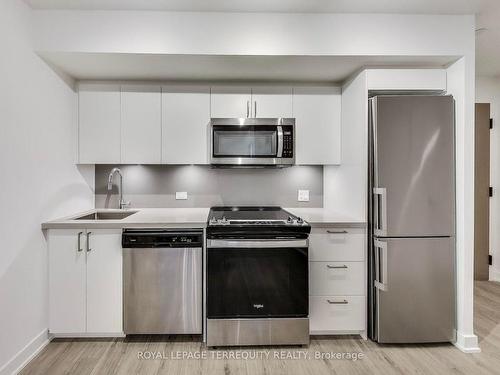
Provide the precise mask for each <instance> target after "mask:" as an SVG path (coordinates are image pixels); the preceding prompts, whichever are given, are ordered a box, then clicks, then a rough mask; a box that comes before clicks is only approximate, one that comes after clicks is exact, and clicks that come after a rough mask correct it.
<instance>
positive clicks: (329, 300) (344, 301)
mask: <svg viewBox="0 0 500 375" xmlns="http://www.w3.org/2000/svg"><path fill="white" fill-rule="evenodd" d="M326 301H327V302H328V303H329V304H330V305H347V304H349V302H348V301H347V300H346V299H344V300H342V301H332V300H331V299H327V300H326Z"/></svg>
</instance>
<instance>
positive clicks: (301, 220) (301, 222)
mask: <svg viewBox="0 0 500 375" xmlns="http://www.w3.org/2000/svg"><path fill="white" fill-rule="evenodd" d="M297 224H304V220H303V219H302V218H301V217H300V216H299V217H298V218H297Z"/></svg>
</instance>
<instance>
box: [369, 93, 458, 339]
mask: <svg viewBox="0 0 500 375" xmlns="http://www.w3.org/2000/svg"><path fill="white" fill-rule="evenodd" d="M454 128H455V122H454V100H453V97H452V96H445V95H381V96H375V97H373V98H370V99H369V140H370V141H369V166H370V167H369V172H368V173H369V178H368V180H369V186H368V190H369V194H368V196H369V205H368V206H369V210H368V211H369V212H368V215H369V224H370V225H369V230H368V231H369V252H368V259H369V278H368V280H369V288H368V290H369V292H368V295H369V296H368V298H369V301H368V302H369V303H368V305H369V314H368V317H369V318H368V320H369V321H368V327H369V336H370V338H371V339H372V340H375V341H378V342H380V343H422V342H446V341H454V340H455V321H456V318H455V314H456V302H455V298H456V297H455V152H454V149H455V147H454V139H455V136H454Z"/></svg>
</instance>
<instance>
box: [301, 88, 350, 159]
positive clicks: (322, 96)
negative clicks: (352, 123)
mask: <svg viewBox="0 0 500 375" xmlns="http://www.w3.org/2000/svg"><path fill="white" fill-rule="evenodd" d="M293 117H295V119H296V125H295V127H296V133H297V138H296V139H297V140H296V147H297V153H296V163H297V164H320V165H329V164H330V165H335V164H340V144H341V138H340V136H341V133H340V132H341V93H340V89H339V88H336V87H317V88H314V87H313V88H311V87H307V88H304V87H299V88H295V89H294V91H293Z"/></svg>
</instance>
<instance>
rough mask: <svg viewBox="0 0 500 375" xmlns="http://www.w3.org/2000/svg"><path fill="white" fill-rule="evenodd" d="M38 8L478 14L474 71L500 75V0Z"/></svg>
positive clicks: (117, 0)
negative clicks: (478, 30)
mask: <svg viewBox="0 0 500 375" xmlns="http://www.w3.org/2000/svg"><path fill="white" fill-rule="evenodd" d="M24 1H25V2H26V3H28V4H29V5H30V6H32V7H33V8H36V9H81V10H164V11H196V12H282V13H299V12H304V13H326V12H331V13H403V14H473V13H474V14H476V27H477V28H478V29H479V28H481V29H485V30H483V31H481V32H478V33H477V37H476V38H477V39H476V40H477V42H476V72H477V74H478V75H487V76H499V77H500V22H498V20H499V19H500V0H251V1H248V0H24Z"/></svg>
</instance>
